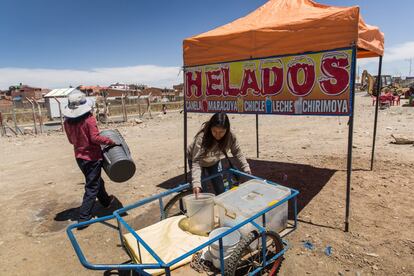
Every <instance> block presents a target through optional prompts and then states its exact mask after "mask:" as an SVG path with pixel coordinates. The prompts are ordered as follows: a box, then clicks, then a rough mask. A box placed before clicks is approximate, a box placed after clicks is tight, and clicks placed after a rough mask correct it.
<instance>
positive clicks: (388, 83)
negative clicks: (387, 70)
mask: <svg viewBox="0 0 414 276" xmlns="http://www.w3.org/2000/svg"><path fill="white" fill-rule="evenodd" d="M376 87H377V77H376V76H375V77H374V76H372V75H371V74H369V73H368V71H367V70H364V71H363V72H362V76H361V89H360V90H361V91H367V93H368V94H369V95H372V96H376V95H377V93H376ZM380 91H381V93H382V92H391V93H392V94H393V95H402V94H403V93H404V91H403V89H402V88H401V87H400V85H399V84H398V83H394V82H393V81H392V77H391V75H381V88H380Z"/></svg>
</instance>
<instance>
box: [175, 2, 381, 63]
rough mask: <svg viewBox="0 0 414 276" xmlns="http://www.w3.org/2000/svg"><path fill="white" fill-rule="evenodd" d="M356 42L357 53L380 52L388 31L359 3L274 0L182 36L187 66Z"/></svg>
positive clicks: (374, 53) (314, 50)
mask: <svg viewBox="0 0 414 276" xmlns="http://www.w3.org/2000/svg"><path fill="white" fill-rule="evenodd" d="M355 42H356V44H357V47H358V56H357V57H359V58H360V57H375V56H382V55H383V52H384V34H383V33H381V32H380V30H379V29H378V28H377V27H374V26H369V25H367V24H365V22H364V20H363V19H362V17H361V16H360V14H359V7H357V6H354V7H334V6H327V5H322V4H318V3H315V2H313V1H310V0H270V1H268V2H267V3H266V4H264V5H263V6H261V7H259V8H258V9H257V10H255V11H253V12H252V13H250V14H248V15H246V16H245V17H242V18H239V19H237V20H235V21H233V22H231V23H228V24H226V25H223V26H220V27H218V28H216V29H213V30H211V31H208V32H206V33H203V34H199V35H196V36H193V37H190V38H187V39H185V40H184V42H183V52H184V66H195V65H204V64H211V63H219V62H228V61H237V60H246V59H253V58H263V57H270V56H275V55H284V54H299V53H304V52H316V51H323V50H331V49H336V48H342V47H350V46H351V45H352V44H353V43H355Z"/></svg>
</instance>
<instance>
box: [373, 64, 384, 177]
mask: <svg viewBox="0 0 414 276" xmlns="http://www.w3.org/2000/svg"><path fill="white" fill-rule="evenodd" d="M381 69H382V56H380V57H379V65H378V76H377V87H376V91H377V96H376V99H377V100H376V103H375V119H374V135H373V138H372V152H371V171H372V170H373V168H374V152H375V139H376V137H377V121H378V105H379V96H380V90H381Z"/></svg>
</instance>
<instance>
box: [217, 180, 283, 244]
mask: <svg viewBox="0 0 414 276" xmlns="http://www.w3.org/2000/svg"><path fill="white" fill-rule="evenodd" d="M290 194H291V191H290V189H289V188H286V187H283V186H276V185H271V184H268V183H266V182H265V181H262V180H256V179H252V180H249V181H247V182H245V183H244V184H242V185H240V186H239V187H238V188H237V189H233V190H229V191H227V192H225V193H223V194H221V195H219V196H216V197H215V198H214V202H215V204H216V205H217V206H218V209H219V218H220V226H221V227H224V226H228V227H233V226H235V225H237V224H239V223H241V222H243V221H244V220H246V219H248V218H250V217H252V216H254V215H256V214H257V213H258V212H260V211H263V210H264V209H266V208H267V207H270V206H271V205H273V204H276V203H277V202H279V201H280V200H282V199H284V198H285V197H287V196H289V195H290ZM287 218H288V202H285V203H283V204H282V205H280V206H278V207H276V208H274V209H272V210H271V211H269V212H267V213H266V229H268V230H272V231H275V232H280V231H282V230H283V229H285V228H286V225H287ZM255 222H256V223H257V224H259V225H261V226H263V223H262V216H260V217H259V218H257V219H256V220H255ZM256 229H257V228H256V227H254V226H253V225H252V224H251V223H248V224H246V225H245V226H243V227H242V228H240V229H239V231H240V232H241V234H242V236H247V235H248V234H249V233H250V232H251V231H253V230H256Z"/></svg>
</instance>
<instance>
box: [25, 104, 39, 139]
mask: <svg viewBox="0 0 414 276" xmlns="http://www.w3.org/2000/svg"><path fill="white" fill-rule="evenodd" d="M25 98H26V100H27V101H28V102H29V103H30V104H31V105H32V114H33V125H34V131H35V134H37V127H36V111H35V107H34V103H33V102H32V101H31V100H30V99H29V98H27V97H25Z"/></svg>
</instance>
